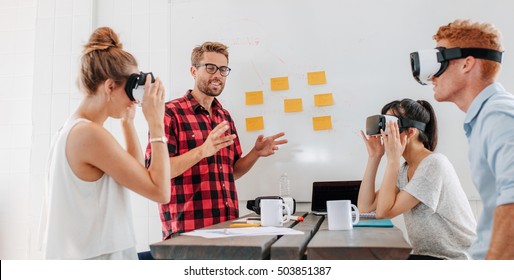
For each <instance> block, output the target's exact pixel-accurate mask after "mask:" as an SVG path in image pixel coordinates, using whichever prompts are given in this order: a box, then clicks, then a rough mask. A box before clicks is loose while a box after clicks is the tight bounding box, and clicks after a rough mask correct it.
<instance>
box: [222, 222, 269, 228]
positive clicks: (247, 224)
mask: <svg viewBox="0 0 514 280" xmlns="http://www.w3.org/2000/svg"><path fill="white" fill-rule="evenodd" d="M260 226H261V224H260V223H251V224H249V223H233V224H230V226H229V227H231V228H240V227H260Z"/></svg>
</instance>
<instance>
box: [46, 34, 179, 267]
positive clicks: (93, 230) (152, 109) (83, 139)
mask: <svg viewBox="0 0 514 280" xmlns="http://www.w3.org/2000/svg"><path fill="white" fill-rule="evenodd" d="M134 75H135V76H136V80H137V77H139V76H140V77H141V79H142V78H143V77H145V76H146V82H139V84H143V85H144V84H146V85H147V86H146V87H145V89H144V94H143V96H142V104H141V105H142V110H143V114H144V116H145V119H146V121H147V123H148V127H149V130H150V142H151V145H152V163H151V164H150V167H149V168H148V169H146V168H145V166H144V158H143V153H142V150H141V145H140V143H139V140H138V137H137V134H136V130H135V126H134V117H135V104H136V103H137V101H136V100H135V99H134V98H133V96H132V89H126V88H125V86H126V84H127V81H128V80H133V78H134ZM151 82H152V75H144V73H140V72H139V70H138V66H137V62H136V59H135V58H134V57H133V56H132V55H131V54H130V53H128V52H126V51H124V50H123V49H122V45H121V43H120V42H119V40H118V36H117V35H116V33H114V31H113V30H112V29H110V28H108V27H102V28H98V29H97V30H95V31H94V33H93V34H92V35H91V37H90V38H89V42H87V44H86V45H85V46H84V51H83V55H82V59H81V68H80V72H79V85H80V88H81V90H83V91H84V92H85V97H84V98H83V100H82V102H81V103H80V105H79V106H78V109H77V110H76V111H75V113H74V114H73V115H72V116H70V118H69V119H68V120H67V121H66V123H65V124H64V126H63V127H62V128H61V129H60V130H59V132H58V135H57V136H56V138H54V141H53V144H52V148H51V151H50V158H49V166H48V167H49V171H48V172H49V173H48V185H47V190H46V196H45V202H44V208H43V215H42V217H43V218H42V234H43V235H44V237H43V249H44V254H45V258H48V259H137V253H136V248H135V246H136V239H135V233H134V226H133V224H132V212H131V207H130V196H129V195H130V192H129V191H128V190H132V191H134V192H137V193H138V194H140V195H142V196H145V197H147V198H149V199H151V200H153V201H156V202H160V203H167V202H168V201H169V199H170V188H169V182H170V166H169V159H168V150H167V146H166V139H163V138H164V135H165V134H164V125H163V121H162V120H163V118H164V98H165V92H164V87H163V85H162V82H161V81H160V80H159V78H156V79H155V82H154V83H153V84H152V85H151V86H150V84H151ZM108 118H115V119H121V127H122V131H123V134H124V138H125V148H123V147H122V146H121V145H120V144H119V143H118V142H117V141H116V139H115V138H114V137H113V135H111V133H109V131H108V130H107V129H105V128H104V126H103V125H104V123H105V121H106V120H107V119H108Z"/></svg>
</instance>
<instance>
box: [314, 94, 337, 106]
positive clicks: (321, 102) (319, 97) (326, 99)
mask: <svg viewBox="0 0 514 280" xmlns="http://www.w3.org/2000/svg"><path fill="white" fill-rule="evenodd" d="M330 105H334V97H333V96H332V93H321V94H315V95H314V106H318V107H319V106H330Z"/></svg>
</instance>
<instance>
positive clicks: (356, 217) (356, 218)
mask: <svg viewBox="0 0 514 280" xmlns="http://www.w3.org/2000/svg"><path fill="white" fill-rule="evenodd" d="M352 208H353V213H355V221H353V223H352V225H355V224H357V223H358V222H359V219H360V217H359V216H360V213H359V208H357V206H355V204H352Z"/></svg>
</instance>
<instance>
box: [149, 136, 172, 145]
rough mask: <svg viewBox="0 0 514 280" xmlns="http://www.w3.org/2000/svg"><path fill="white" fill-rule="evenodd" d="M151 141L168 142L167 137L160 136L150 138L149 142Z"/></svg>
mask: <svg viewBox="0 0 514 280" xmlns="http://www.w3.org/2000/svg"><path fill="white" fill-rule="evenodd" d="M153 142H162V143H164V144H166V143H168V137H166V136H161V137H155V138H150V143H153Z"/></svg>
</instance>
